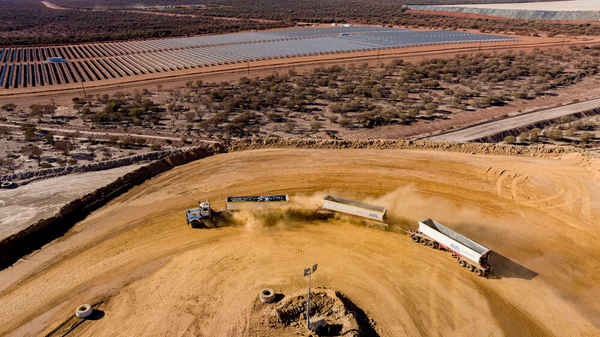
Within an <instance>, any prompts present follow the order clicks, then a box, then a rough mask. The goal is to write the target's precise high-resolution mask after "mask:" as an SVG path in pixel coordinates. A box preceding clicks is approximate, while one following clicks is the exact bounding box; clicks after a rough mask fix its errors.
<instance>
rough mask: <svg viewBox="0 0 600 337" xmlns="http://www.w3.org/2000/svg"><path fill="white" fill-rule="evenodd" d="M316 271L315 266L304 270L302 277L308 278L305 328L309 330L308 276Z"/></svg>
mask: <svg viewBox="0 0 600 337" xmlns="http://www.w3.org/2000/svg"><path fill="white" fill-rule="evenodd" d="M316 271H317V265H316V264H314V265H313V266H312V270H311V268H305V269H304V277H306V276H308V300H307V301H306V328H307V329H308V330H310V275H312V273H314V272H316Z"/></svg>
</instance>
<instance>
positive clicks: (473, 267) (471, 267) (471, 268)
mask: <svg viewBox="0 0 600 337" xmlns="http://www.w3.org/2000/svg"><path fill="white" fill-rule="evenodd" d="M469 269H470V270H471V271H472V272H475V270H477V268H475V266H474V265H470V266H469Z"/></svg>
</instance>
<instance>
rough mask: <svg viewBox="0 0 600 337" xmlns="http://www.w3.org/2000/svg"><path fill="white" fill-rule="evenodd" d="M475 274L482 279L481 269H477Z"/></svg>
mask: <svg viewBox="0 0 600 337" xmlns="http://www.w3.org/2000/svg"><path fill="white" fill-rule="evenodd" d="M475 273H476V274H477V276H482V277H483V275H484V272H483V270H482V269H477V270H476V271H475Z"/></svg>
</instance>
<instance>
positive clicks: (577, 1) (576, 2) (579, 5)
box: [440, 0, 600, 12]
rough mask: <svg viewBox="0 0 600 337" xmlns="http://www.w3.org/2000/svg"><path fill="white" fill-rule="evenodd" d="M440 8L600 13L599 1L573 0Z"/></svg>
mask: <svg viewBox="0 0 600 337" xmlns="http://www.w3.org/2000/svg"><path fill="white" fill-rule="evenodd" d="M440 7H467V8H497V9H519V10H534V11H565V12H566V11H600V2H599V1H594V0H592V1H590V0H573V1H548V2H524V3H503V4H502V3H500V4H498V3H496V4H464V5H441V6H440Z"/></svg>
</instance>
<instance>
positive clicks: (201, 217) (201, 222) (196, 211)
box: [185, 200, 212, 228]
mask: <svg viewBox="0 0 600 337" xmlns="http://www.w3.org/2000/svg"><path fill="white" fill-rule="evenodd" d="M211 219H212V210H211V209H210V203H209V202H208V200H206V201H204V202H199V203H198V208H192V209H188V210H186V211H185V220H186V222H187V224H188V225H189V226H190V227H192V228H197V227H207V221H209V220H211Z"/></svg>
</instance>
